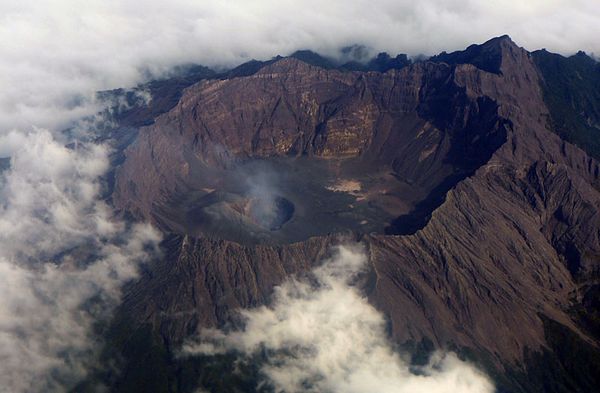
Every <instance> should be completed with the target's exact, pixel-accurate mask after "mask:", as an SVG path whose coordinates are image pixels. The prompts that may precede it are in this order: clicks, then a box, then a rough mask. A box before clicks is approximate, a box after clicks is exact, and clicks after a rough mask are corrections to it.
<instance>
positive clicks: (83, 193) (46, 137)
mask: <svg viewBox="0 0 600 393" xmlns="http://www.w3.org/2000/svg"><path fill="white" fill-rule="evenodd" d="M0 146H2V148H4V149H10V150H11V152H12V156H11V166H10V169H9V170H7V171H6V172H4V173H3V176H1V177H0V364H1V366H0V385H1V386H2V389H3V390H6V391H10V392H36V391H40V392H41V391H64V390H66V389H68V388H69V387H72V386H73V385H74V384H75V383H77V382H78V381H79V380H80V379H81V378H83V377H84V376H85V372H86V370H87V368H88V366H90V365H91V364H93V362H94V359H95V354H96V351H98V350H99V345H98V344H99V343H98V337H96V336H94V334H93V329H92V328H93V324H94V323H95V322H97V321H100V320H106V319H107V318H109V316H110V311H111V310H112V309H113V308H114V307H115V306H116V305H117V304H118V301H119V297H120V288H121V285H122V284H123V283H124V282H126V281H127V280H130V279H132V278H134V277H135V276H136V275H137V266H138V264H139V263H140V262H143V261H147V260H149V259H150V258H151V257H152V256H154V255H157V254H156V253H157V250H156V247H157V244H158V242H159V241H160V235H159V234H158V233H157V232H156V231H155V230H154V229H152V228H151V227H149V226H147V225H143V224H138V225H135V226H133V227H129V228H128V227H127V226H126V225H125V224H124V223H122V222H119V221H118V220H116V219H115V218H114V217H113V216H112V213H111V211H110V209H109V208H108V207H107V206H106V205H105V204H104V202H102V201H101V200H100V198H99V193H100V184H99V177H100V176H101V175H103V174H104V172H105V171H106V170H107V168H108V160H107V148H106V147H105V146H101V145H95V144H86V143H80V144H78V145H77V146H76V147H74V148H67V147H65V146H64V144H62V143H61V142H59V141H57V140H55V139H54V137H53V136H52V134H51V133H50V132H49V131H47V130H41V129H36V130H35V131H31V132H18V131H12V132H10V133H8V134H6V135H4V136H0Z"/></svg>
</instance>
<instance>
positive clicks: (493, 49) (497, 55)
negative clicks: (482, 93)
mask: <svg viewBox="0 0 600 393" xmlns="http://www.w3.org/2000/svg"><path fill="white" fill-rule="evenodd" d="M521 50H523V49H521V48H519V46H517V44H515V42H514V41H513V40H512V39H511V38H510V36H508V35H506V34H505V35H502V36H499V37H494V38H492V39H490V40H488V41H486V42H484V43H483V44H473V45H470V46H469V47H467V48H466V49H465V50H463V51H456V52H452V53H446V52H442V53H440V54H439V55H436V56H433V57H431V58H430V61H434V62H444V63H448V64H472V65H474V66H475V67H477V68H479V69H481V70H484V71H487V72H492V73H494V74H501V73H502V68H503V67H502V66H503V64H504V63H505V60H507V59H508V58H509V57H511V56H512V54H514V53H516V52H518V51H521Z"/></svg>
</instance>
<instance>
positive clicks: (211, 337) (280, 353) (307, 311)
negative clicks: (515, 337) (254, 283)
mask: <svg viewBox="0 0 600 393" xmlns="http://www.w3.org/2000/svg"><path fill="white" fill-rule="evenodd" d="M365 264H366V257H365V254H364V253H363V252H362V251H361V250H358V249H355V248H351V247H339V249H338V250H337V252H336V255H335V256H334V257H333V258H331V259H330V260H328V261H326V262H325V263H324V264H323V265H322V266H321V267H318V268H316V269H314V271H313V278H314V280H311V281H309V280H299V279H291V280H289V281H287V282H285V283H283V284H282V285H281V286H279V287H277V288H276V289H275V292H274V295H273V299H272V303H271V305H270V306H263V307H260V308H257V309H252V310H244V311H241V314H242V317H243V320H244V322H245V326H244V329H243V330H234V331H231V332H223V331H220V330H205V331H203V332H202V333H201V334H200V336H199V337H197V338H196V339H194V340H193V341H190V342H188V343H187V344H186V345H185V346H184V348H183V350H182V352H183V354H184V355H188V356H194V355H204V356H206V355H213V354H216V353H225V352H229V351H237V352H240V353H242V354H244V355H246V356H251V355H253V354H256V353H259V352H261V353H266V354H267V363H266V364H265V365H263V366H262V368H261V373H262V375H264V378H265V382H266V383H268V384H270V385H272V386H273V387H274V388H275V391H277V392H283V391H285V392H287V393H295V392H306V391H309V392H323V393H325V392H336V393H370V392H380V393H404V392H407V393H408V392H431V393H455V392H461V393H488V392H490V393H491V392H493V391H494V388H493V386H492V384H491V383H490V381H489V380H488V379H487V377H486V376H484V375H483V374H482V373H481V372H480V371H478V370H477V369H476V368H474V367H473V366H471V365H469V364H467V363H465V362H463V361H461V360H459V359H458V358H457V357H456V355H454V354H452V353H441V352H438V353H435V354H433V356H432V358H431V360H430V362H429V364H427V365H426V366H423V367H417V368H415V367H412V368H411V366H410V364H409V361H408V360H407V359H406V358H405V357H403V356H401V355H400V354H398V353H396V352H395V351H394V350H392V346H391V344H390V342H389V341H388V339H387V335H386V331H385V321H384V318H383V316H382V315H381V314H380V313H379V312H378V311H377V310H376V309H375V308H374V307H373V306H371V305H370V304H369V303H368V302H367V300H366V299H365V298H364V297H363V296H361V294H360V292H359V291H358V289H357V288H355V287H353V286H352V282H353V281H354V280H355V278H356V275H357V274H359V273H360V272H361V271H362V270H363V269H364V268H365Z"/></svg>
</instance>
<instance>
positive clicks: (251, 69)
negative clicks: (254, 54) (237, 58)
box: [217, 56, 283, 79]
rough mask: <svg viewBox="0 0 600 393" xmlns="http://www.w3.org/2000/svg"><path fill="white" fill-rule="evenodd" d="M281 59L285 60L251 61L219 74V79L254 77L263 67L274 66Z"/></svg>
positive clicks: (277, 57)
mask: <svg viewBox="0 0 600 393" xmlns="http://www.w3.org/2000/svg"><path fill="white" fill-rule="evenodd" d="M281 59H283V57H281V56H276V57H274V58H272V59H271V60H267V61H260V60H250V61H248V62H246V63H243V64H240V65H239V66H237V67H235V68H233V69H231V70H229V71H226V72H223V73H221V74H219V75H218V77H217V78H218V79H232V78H239V77H242V76H250V75H254V74H256V73H257V72H258V71H260V70H261V69H262V68H263V67H266V66H268V65H270V64H273V63H275V62H277V61H279V60H281Z"/></svg>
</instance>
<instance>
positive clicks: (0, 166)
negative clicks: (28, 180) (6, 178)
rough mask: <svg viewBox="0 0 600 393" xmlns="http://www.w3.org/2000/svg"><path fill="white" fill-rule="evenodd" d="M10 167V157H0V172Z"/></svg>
mask: <svg viewBox="0 0 600 393" xmlns="http://www.w3.org/2000/svg"><path fill="white" fill-rule="evenodd" d="M9 168H10V157H0V173H2V172H3V171H5V170H7V169H9Z"/></svg>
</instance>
